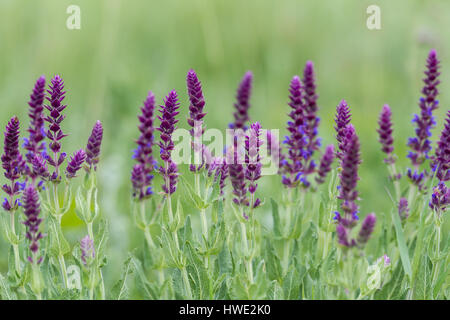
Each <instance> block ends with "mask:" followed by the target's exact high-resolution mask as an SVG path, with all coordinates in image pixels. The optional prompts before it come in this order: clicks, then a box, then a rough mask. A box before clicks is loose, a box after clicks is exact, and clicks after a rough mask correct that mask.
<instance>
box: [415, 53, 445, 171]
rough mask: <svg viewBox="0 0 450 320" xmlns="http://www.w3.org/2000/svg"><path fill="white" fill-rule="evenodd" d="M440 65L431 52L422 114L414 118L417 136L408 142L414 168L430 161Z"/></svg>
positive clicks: (426, 72) (421, 100) (422, 100)
mask: <svg viewBox="0 0 450 320" xmlns="http://www.w3.org/2000/svg"><path fill="white" fill-rule="evenodd" d="M439 63H440V62H439V60H438V58H437V54H436V50H434V49H433V50H431V51H430V53H429V54H428V58H427V68H426V71H425V76H426V77H425V78H424V79H423V82H424V87H423V89H422V94H423V97H421V98H420V101H419V107H420V114H419V115H417V114H416V115H414V118H413V123H415V124H416V130H415V133H416V136H415V137H413V138H410V139H409V141H408V146H409V147H410V148H411V151H410V153H409V154H408V157H409V158H410V159H411V162H412V164H413V165H414V166H418V165H421V164H422V163H423V162H424V161H425V160H426V159H428V153H429V152H430V150H431V142H430V140H429V138H430V136H431V129H432V128H433V127H434V126H435V125H436V121H435V119H434V116H433V111H434V110H436V109H437V108H438V106H439V101H438V100H437V99H436V97H437V95H438V93H439V91H438V89H437V86H438V85H439V83H440V81H439V79H438V77H439V75H440V72H439Z"/></svg>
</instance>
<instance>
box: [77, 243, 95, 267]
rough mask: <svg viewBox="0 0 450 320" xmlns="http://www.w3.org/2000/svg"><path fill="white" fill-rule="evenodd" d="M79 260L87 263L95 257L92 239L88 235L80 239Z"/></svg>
mask: <svg viewBox="0 0 450 320" xmlns="http://www.w3.org/2000/svg"><path fill="white" fill-rule="evenodd" d="M80 249H81V261H82V262H83V264H84V265H88V264H89V263H90V262H91V261H92V259H94V258H95V248H94V240H92V239H91V238H90V237H89V236H85V237H84V238H83V239H81V240H80Z"/></svg>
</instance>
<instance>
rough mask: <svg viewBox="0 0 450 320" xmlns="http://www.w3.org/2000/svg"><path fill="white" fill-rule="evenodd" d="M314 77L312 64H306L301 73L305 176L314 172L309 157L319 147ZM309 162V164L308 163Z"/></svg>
mask: <svg viewBox="0 0 450 320" xmlns="http://www.w3.org/2000/svg"><path fill="white" fill-rule="evenodd" d="M315 78H316V76H315V73H314V64H313V62H312V61H308V62H306V66H305V69H304V71H303V79H302V82H303V85H304V87H303V89H304V92H305V94H304V105H305V110H304V114H305V115H304V117H305V127H306V128H305V131H306V136H307V137H308V143H307V145H306V151H307V155H308V157H307V159H306V164H305V167H306V168H307V169H308V170H304V171H306V172H305V174H309V173H312V172H313V171H314V167H311V157H312V155H313V153H314V151H316V150H318V149H319V147H320V139H318V138H317V133H318V127H319V123H320V118H319V117H318V116H317V111H318V107H317V103H316V101H317V98H318V95H317V94H316V83H315V81H316V79H315ZM308 162H309V163H308Z"/></svg>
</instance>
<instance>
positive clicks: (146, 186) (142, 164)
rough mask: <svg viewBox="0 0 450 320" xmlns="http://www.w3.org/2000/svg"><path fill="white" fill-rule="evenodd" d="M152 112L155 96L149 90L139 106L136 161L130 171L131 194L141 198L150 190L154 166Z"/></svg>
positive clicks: (148, 193)
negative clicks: (142, 103)
mask: <svg viewBox="0 0 450 320" xmlns="http://www.w3.org/2000/svg"><path fill="white" fill-rule="evenodd" d="M154 112H155V96H154V94H153V92H151V91H149V93H148V95H147V98H146V99H145V101H144V105H143V106H142V107H141V114H140V115H139V116H138V119H139V127H138V128H139V131H140V133H141V134H140V135H139V138H138V139H137V140H136V144H137V149H136V150H135V154H134V157H133V158H134V159H135V160H136V161H137V162H138V163H137V164H135V165H134V167H133V170H132V172H131V183H132V185H133V189H134V191H133V195H134V196H135V197H138V198H139V199H143V198H145V197H147V196H149V195H151V194H152V193H153V192H151V188H150V185H151V183H152V180H153V175H152V172H153V170H154V168H155V166H156V161H155V159H154V157H153V145H154V139H155V137H154V131H155V128H154V125H153V122H154Z"/></svg>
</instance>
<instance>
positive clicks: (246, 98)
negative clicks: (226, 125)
mask: <svg viewBox="0 0 450 320" xmlns="http://www.w3.org/2000/svg"><path fill="white" fill-rule="evenodd" d="M252 82H253V73H252V72H251V71H247V72H246V73H245V75H244V77H243V78H242V80H241V83H240V84H239V87H238V89H237V94H236V103H235V104H234V107H235V109H236V111H235V112H234V113H233V116H234V123H233V124H230V128H232V129H243V130H246V129H247V127H246V126H245V124H246V123H247V121H249V120H250V117H249V116H248V110H249V109H250V95H251V91H252Z"/></svg>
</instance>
